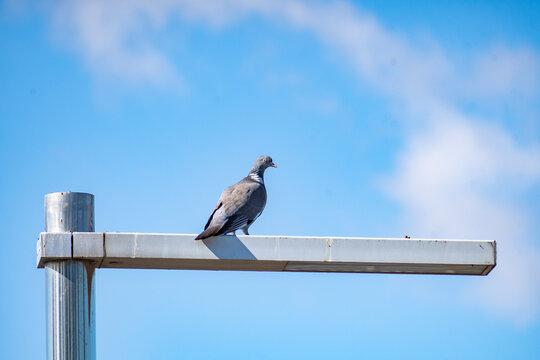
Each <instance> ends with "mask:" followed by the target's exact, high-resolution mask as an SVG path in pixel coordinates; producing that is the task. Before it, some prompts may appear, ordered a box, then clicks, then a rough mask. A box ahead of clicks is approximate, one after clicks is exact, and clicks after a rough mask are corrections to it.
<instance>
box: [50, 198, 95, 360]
mask: <svg viewBox="0 0 540 360" xmlns="http://www.w3.org/2000/svg"><path fill="white" fill-rule="evenodd" d="M45 231H46V232H74V231H77V232H93V231H94V195H92V194H86V193H76V192H73V193H72V192H69V191H68V192H58V193H51V194H47V195H45ZM45 278H46V298H47V299H46V302H47V359H49V360H52V359H54V360H59V359H77V360H78V359H84V360H89V359H95V358H96V328H95V311H94V309H95V290H94V289H95V287H94V265H93V264H92V263H90V262H87V261H79V260H77V261H75V260H63V261H49V262H47V263H45Z"/></svg>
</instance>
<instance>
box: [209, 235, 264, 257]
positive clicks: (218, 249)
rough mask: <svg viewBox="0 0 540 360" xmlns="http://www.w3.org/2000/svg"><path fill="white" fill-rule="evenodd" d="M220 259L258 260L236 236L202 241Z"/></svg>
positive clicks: (217, 237) (223, 236)
mask: <svg viewBox="0 0 540 360" xmlns="http://www.w3.org/2000/svg"><path fill="white" fill-rule="evenodd" d="M202 242H203V243H204V244H205V245H206V247H207V248H208V249H210V251H211V252H212V253H213V254H214V255H216V256H217V257H218V258H219V259H228V260H257V258H256V257H255V255H253V253H252V252H251V251H249V249H248V248H247V247H246V245H244V243H243V242H242V241H241V240H240V239H239V238H238V237H237V236H236V235H220V236H215V237H211V238H208V239H204V240H202Z"/></svg>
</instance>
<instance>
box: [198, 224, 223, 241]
mask: <svg viewBox="0 0 540 360" xmlns="http://www.w3.org/2000/svg"><path fill="white" fill-rule="evenodd" d="M218 231H219V229H218V228H217V226H212V227H209V228H207V229H206V230H204V231H203V232H202V233H200V234H199V235H197V237H196V238H195V240H204V239H206V238H209V237H212V236H216V235H220V234H219V233H218Z"/></svg>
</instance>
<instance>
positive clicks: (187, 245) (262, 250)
mask: <svg viewBox="0 0 540 360" xmlns="http://www.w3.org/2000/svg"><path fill="white" fill-rule="evenodd" d="M195 236H196V235H195V234H142V233H111V232H105V233H84V232H74V233H71V234H69V233H68V234H66V233H64V234H58V233H47V232H46V233H41V234H40V237H39V241H38V246H37V248H38V259H37V260H38V267H42V266H43V264H44V263H45V262H47V261H51V260H68V259H73V260H85V261H92V262H93V263H94V264H95V266H96V267H99V268H130V269H193V270H247V271H313V272H351V273H354V272H359V273H402V274H457V275H487V274H488V273H489V272H490V271H491V269H492V268H493V267H494V266H495V264H496V243H495V241H493V240H443V239H388V238H345V237H297V236H230V235H223V236H219V237H214V238H209V239H206V240H203V241H196V240H194V238H195Z"/></svg>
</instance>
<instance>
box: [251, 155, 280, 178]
mask: <svg viewBox="0 0 540 360" xmlns="http://www.w3.org/2000/svg"><path fill="white" fill-rule="evenodd" d="M269 167H275V168H277V166H276V164H274V163H273V161H272V158H271V157H270V156H268V155H263V156H259V157H258V158H257V160H255V162H254V163H253V166H252V167H251V171H250V173H253V174H257V175H262V174H264V170H266V169H267V168H269Z"/></svg>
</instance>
